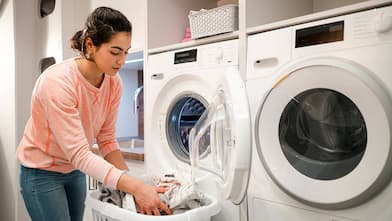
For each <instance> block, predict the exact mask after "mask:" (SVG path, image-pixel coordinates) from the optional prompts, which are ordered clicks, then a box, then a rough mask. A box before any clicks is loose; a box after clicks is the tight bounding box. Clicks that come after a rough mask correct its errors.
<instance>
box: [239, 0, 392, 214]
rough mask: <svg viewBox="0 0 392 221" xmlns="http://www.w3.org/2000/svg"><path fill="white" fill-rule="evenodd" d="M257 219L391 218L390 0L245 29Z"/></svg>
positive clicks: (251, 199)
mask: <svg viewBox="0 0 392 221" xmlns="http://www.w3.org/2000/svg"><path fill="white" fill-rule="evenodd" d="M246 78H247V82H246V87H247V91H248V98H249V103H250V104H249V105H250V109H251V110H250V111H251V116H252V129H254V136H253V144H254V145H253V151H254V154H253V156H252V166H251V176H250V181H249V186H248V205H249V220H250V221H255V220H258V221H288V220H290V221H314V220H319V221H321V220H322V221H332V220H334V221H349V220H356V221H369V220H372V221H389V220H391V219H392V204H391V202H392V184H391V175H392V146H391V135H392V132H391V129H392V101H391V100H392V7H391V6H388V7H382V8H375V9H371V10H367V11H361V12H357V13H353V14H348V15H343V16H339V17H332V18H328V19H325V20H319V21H314V22H311V23H305V24H300V25H296V26H291V27H286V28H282V29H276V30H271V31H267V32H262V33H258V34H255V35H250V36H248V61H247V77H246Z"/></svg>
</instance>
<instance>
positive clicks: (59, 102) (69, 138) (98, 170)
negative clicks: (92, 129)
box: [35, 76, 124, 188]
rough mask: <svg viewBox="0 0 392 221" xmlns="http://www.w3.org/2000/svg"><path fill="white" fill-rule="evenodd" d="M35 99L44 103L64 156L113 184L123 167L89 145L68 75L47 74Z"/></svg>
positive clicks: (89, 172) (106, 182) (74, 91)
mask: <svg viewBox="0 0 392 221" xmlns="http://www.w3.org/2000/svg"><path fill="white" fill-rule="evenodd" d="M35 96H37V97H36V99H37V100H38V101H39V103H40V104H41V105H42V106H43V110H44V114H45V116H44V117H45V118H46V119H47V121H48V125H49V131H50V133H51V136H53V137H54V139H55V140H56V141H57V144H58V146H59V147H60V148H61V150H62V151H63V152H64V155H65V156H66V158H67V160H68V161H69V162H70V163H71V164H72V165H73V166H74V167H75V168H76V169H78V170H80V171H82V172H84V173H86V174H88V175H90V176H92V177H94V178H96V179H97V180H99V181H102V182H103V183H104V184H105V185H106V186H109V187H111V188H116V186H117V182H118V180H119V178H120V176H121V175H122V173H123V172H124V171H121V170H119V169H117V168H115V167H114V166H113V165H112V164H110V163H109V162H107V161H106V160H104V159H103V158H101V157H99V156H97V155H95V154H94V153H93V152H92V151H91V150H90V147H89V142H88V140H87V139H86V136H85V134H84V129H83V125H82V119H81V117H80V114H79V109H78V108H77V106H78V94H77V92H76V89H75V86H74V84H73V83H72V82H67V79H62V78H56V77H50V76H48V77H47V78H46V79H45V80H41V82H40V85H39V87H38V91H37V93H36V95H35Z"/></svg>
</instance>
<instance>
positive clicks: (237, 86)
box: [144, 39, 251, 221]
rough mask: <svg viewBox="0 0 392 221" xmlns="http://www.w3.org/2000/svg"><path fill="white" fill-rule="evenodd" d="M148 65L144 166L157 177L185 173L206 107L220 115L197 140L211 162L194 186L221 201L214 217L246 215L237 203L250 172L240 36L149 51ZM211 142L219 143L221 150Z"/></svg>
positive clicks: (203, 159) (202, 156)
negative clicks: (194, 130) (191, 139)
mask: <svg viewBox="0 0 392 221" xmlns="http://www.w3.org/2000/svg"><path fill="white" fill-rule="evenodd" d="M147 65H148V71H147V76H146V77H145V109H144V110H145V165H146V168H147V171H148V172H149V173H152V174H153V175H158V176H162V175H163V174H166V173H180V174H182V176H184V174H188V175H189V174H190V173H191V172H192V170H190V169H191V167H190V157H189V156H190V149H189V145H190V144H189V135H190V132H191V130H192V128H193V127H194V126H195V124H196V122H197V121H198V120H199V118H200V117H201V116H202V114H203V113H204V112H206V111H207V110H208V112H211V113H212V114H213V115H219V117H220V119H221V120H219V122H217V121H214V122H215V123H213V122H212V124H211V125H210V126H211V127H213V129H211V133H210V130H208V133H205V134H204V136H203V137H204V138H203V141H202V142H200V145H199V147H200V148H199V149H198V150H199V152H200V160H201V161H200V162H206V161H208V160H209V161H210V163H211V162H212V164H211V165H210V166H212V167H211V168H210V169H208V167H205V168H204V170H198V171H199V172H198V173H197V175H196V177H197V178H196V180H197V186H198V188H199V190H200V191H202V192H204V193H206V194H209V195H211V196H213V197H216V199H217V200H218V202H219V205H220V207H221V210H220V212H219V213H218V214H217V215H216V216H214V217H212V220H222V221H223V220H225V221H230V220H233V221H238V220H240V219H241V216H245V218H246V213H241V209H242V206H241V202H243V201H244V200H243V199H244V198H245V197H244V196H245V193H246V188H247V182H248V176H249V167H250V151H251V147H250V145H251V122H250V113H249V106H248V101H247V94H246V89H245V84H244V81H243V80H242V78H241V77H240V73H239V71H238V40H237V39H235V40H229V41H224V42H217V43H212V44H207V45H200V46H196V47H191V48H185V49H179V50H174V51H168V52H162V53H158V54H153V55H150V56H149V57H148V62H147ZM212 106H214V107H219V108H218V109H219V111H218V110H217V109H216V108H215V109H214V108H211V107H212ZM212 109H214V110H212ZM218 112H219V113H218ZM222 116H223V117H222ZM222 122H229V123H222ZM227 125H229V126H227ZM210 126H209V127H210ZM228 132H230V133H228ZM228 134H229V136H227V135H228ZM210 140H214V142H210ZM217 140H220V141H223V142H224V143H223V144H222V142H217ZM214 145H221V146H220V147H219V153H217V152H216V150H217V149H216V148H215V147H214ZM222 151H223V152H225V153H223V152H222ZM207 159H208V160H207ZM215 166H216V167H215ZM187 178H189V179H190V178H191V177H187ZM200 215H201V214H200Z"/></svg>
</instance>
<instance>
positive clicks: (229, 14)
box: [188, 4, 238, 39]
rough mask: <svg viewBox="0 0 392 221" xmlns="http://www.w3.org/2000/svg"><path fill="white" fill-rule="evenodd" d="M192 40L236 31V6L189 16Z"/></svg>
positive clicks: (229, 5)
mask: <svg viewBox="0 0 392 221" xmlns="http://www.w3.org/2000/svg"><path fill="white" fill-rule="evenodd" d="M188 17H189V23H190V28H191V35H192V39H197V38H202V37H207V36H212V35H217V34H221V33H226V32H232V31H235V30H238V6H237V5H235V4H228V5H224V6H221V7H217V8H213V9H209V10H205V11H199V12H194V13H190V14H189V16H188Z"/></svg>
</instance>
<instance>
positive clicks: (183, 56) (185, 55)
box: [174, 49, 197, 64]
mask: <svg viewBox="0 0 392 221" xmlns="http://www.w3.org/2000/svg"><path fill="white" fill-rule="evenodd" d="M196 58H197V50H196V49H192V50H188V51H181V52H176V53H175V54H174V64H181V63H187V62H194V61H196Z"/></svg>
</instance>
